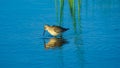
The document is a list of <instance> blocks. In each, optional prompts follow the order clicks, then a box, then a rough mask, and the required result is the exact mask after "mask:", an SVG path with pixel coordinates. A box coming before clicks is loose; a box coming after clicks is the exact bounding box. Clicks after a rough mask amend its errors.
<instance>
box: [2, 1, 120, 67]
mask: <svg viewBox="0 0 120 68" xmlns="http://www.w3.org/2000/svg"><path fill="white" fill-rule="evenodd" d="M65 2H66V1H65ZM64 11H65V12H64V19H63V26H64V27H67V28H70V30H69V31H67V32H65V33H64V35H63V39H64V40H62V41H66V43H63V44H61V45H62V46H55V47H54V46H52V47H50V48H49V47H48V48H46V47H45V46H44V44H45V43H46V44H47V43H48V42H49V41H50V39H51V38H53V37H51V36H50V35H49V34H48V33H46V34H45V36H42V32H43V26H44V25H45V24H50V25H55V24H57V22H56V11H55V4H54V0H47V1H46V0H20V1H16V0H12V1H8V0H3V1H0V68H26V67H27V68H120V45H119V44H120V19H119V18H120V1H119V0H104V1H102V0H97V1H95V0H84V1H83V0H82V7H81V13H80V14H81V20H80V21H81V26H82V27H81V28H80V29H77V31H78V34H76V33H74V29H73V25H72V20H71V17H70V13H69V8H68V3H66V4H65V6H64ZM79 32H80V33H79Z"/></svg>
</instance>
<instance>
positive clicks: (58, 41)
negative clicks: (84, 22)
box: [44, 37, 68, 49]
mask: <svg viewBox="0 0 120 68" xmlns="http://www.w3.org/2000/svg"><path fill="white" fill-rule="evenodd" d="M66 43H68V42H67V41H66V40H65V39H63V38H55V37H54V38H50V39H49V41H48V43H46V42H45V40H44V46H45V49H50V48H56V47H61V46H63V45H64V44H66Z"/></svg>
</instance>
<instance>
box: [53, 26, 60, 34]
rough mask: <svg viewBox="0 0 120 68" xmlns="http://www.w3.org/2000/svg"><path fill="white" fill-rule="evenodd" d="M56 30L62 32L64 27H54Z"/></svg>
mask: <svg viewBox="0 0 120 68" xmlns="http://www.w3.org/2000/svg"><path fill="white" fill-rule="evenodd" d="M54 31H55V32H57V33H61V32H62V29H61V28H60V27H54Z"/></svg>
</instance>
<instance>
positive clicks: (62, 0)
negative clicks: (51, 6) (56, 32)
mask: <svg viewBox="0 0 120 68" xmlns="http://www.w3.org/2000/svg"><path fill="white" fill-rule="evenodd" d="M63 10H64V0H60V24H59V25H60V26H61V25H62V22H63Z"/></svg>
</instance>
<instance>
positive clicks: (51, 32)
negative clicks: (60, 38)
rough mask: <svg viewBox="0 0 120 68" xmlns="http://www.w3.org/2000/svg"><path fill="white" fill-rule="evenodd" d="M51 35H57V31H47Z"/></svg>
mask: <svg viewBox="0 0 120 68" xmlns="http://www.w3.org/2000/svg"><path fill="white" fill-rule="evenodd" d="M48 32H49V33H50V34H51V35H53V36H57V35H59V33H57V32H55V31H53V30H50V31H48Z"/></svg>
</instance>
